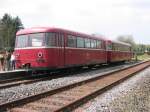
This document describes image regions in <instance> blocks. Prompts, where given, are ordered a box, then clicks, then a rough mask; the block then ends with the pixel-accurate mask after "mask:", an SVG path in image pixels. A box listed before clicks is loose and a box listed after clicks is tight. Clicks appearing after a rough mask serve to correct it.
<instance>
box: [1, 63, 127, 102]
mask: <svg viewBox="0 0 150 112" xmlns="http://www.w3.org/2000/svg"><path fill="white" fill-rule="evenodd" d="M127 66H129V65H122V66H116V67H110V68H105V69H100V70H94V71H91V72H86V73H81V74H76V75H73V76H68V77H63V78H58V79H52V80H49V81H41V82H36V83H33V84H28V85H24V84H22V85H20V86H17V87H11V88H7V89H3V90H0V104H3V103H6V102H10V101H14V100H17V99H22V98H24V97H27V96H30V95H34V94H37V93H41V92H45V91H48V90H52V89H56V88H59V87H62V86H65V85H68V84H71V83H74V82H78V81H82V80H85V79H89V78H91V77H95V76H99V75H102V74H104V73H107V72H111V71H114V70H116V69H120V68H124V67H127Z"/></svg>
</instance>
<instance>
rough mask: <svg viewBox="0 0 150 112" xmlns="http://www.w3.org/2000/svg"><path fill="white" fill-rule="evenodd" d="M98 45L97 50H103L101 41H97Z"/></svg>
mask: <svg viewBox="0 0 150 112" xmlns="http://www.w3.org/2000/svg"><path fill="white" fill-rule="evenodd" d="M96 44H97V48H98V49H101V48H102V42H101V41H100V40H97V41H96Z"/></svg>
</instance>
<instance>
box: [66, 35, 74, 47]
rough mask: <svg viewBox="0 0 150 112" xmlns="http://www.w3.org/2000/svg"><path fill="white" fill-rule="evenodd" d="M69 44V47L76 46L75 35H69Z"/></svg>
mask: <svg viewBox="0 0 150 112" xmlns="http://www.w3.org/2000/svg"><path fill="white" fill-rule="evenodd" d="M67 46H68V47H76V37H75V36H72V35H68V40H67Z"/></svg>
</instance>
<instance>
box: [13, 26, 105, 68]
mask: <svg viewBox="0 0 150 112" xmlns="http://www.w3.org/2000/svg"><path fill="white" fill-rule="evenodd" d="M105 45H106V44H105V39H103V38H101V37H95V36H91V35H86V34H82V33H78V32H73V31H69V30H64V29H59V28H50V27H38V28H30V29H23V30H20V31H19V32H17V36H16V47H15V55H16V60H17V61H16V66H17V68H21V67H24V66H26V67H31V68H33V69H58V68H66V67H74V66H83V65H90V64H100V63H107V51H106V46H105Z"/></svg>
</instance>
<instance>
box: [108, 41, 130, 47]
mask: <svg viewBox="0 0 150 112" xmlns="http://www.w3.org/2000/svg"><path fill="white" fill-rule="evenodd" d="M107 41H109V42H112V43H116V44H122V45H126V46H131V44H129V43H125V42H121V41H118V40H107Z"/></svg>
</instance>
